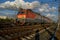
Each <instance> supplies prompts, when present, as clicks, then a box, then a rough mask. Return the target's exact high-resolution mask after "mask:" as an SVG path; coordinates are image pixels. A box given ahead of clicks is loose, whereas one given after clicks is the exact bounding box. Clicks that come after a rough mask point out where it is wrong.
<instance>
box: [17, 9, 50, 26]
mask: <svg viewBox="0 0 60 40" xmlns="http://www.w3.org/2000/svg"><path fill="white" fill-rule="evenodd" d="M16 22H17V23H19V24H20V25H33V24H41V23H51V20H50V19H49V18H47V17H45V16H41V15H40V14H39V13H36V12H33V11H32V10H31V9H22V8H20V10H19V11H18V13H17V19H16Z"/></svg>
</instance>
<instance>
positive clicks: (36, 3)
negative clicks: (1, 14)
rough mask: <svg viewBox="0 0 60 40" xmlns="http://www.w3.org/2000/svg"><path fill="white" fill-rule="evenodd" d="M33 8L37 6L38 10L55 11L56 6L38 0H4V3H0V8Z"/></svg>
mask: <svg viewBox="0 0 60 40" xmlns="http://www.w3.org/2000/svg"><path fill="white" fill-rule="evenodd" d="M20 7H21V8H23V9H35V8H38V10H39V11H40V12H50V11H55V10H56V7H51V8H50V6H49V4H47V3H46V4H40V2H39V1H37V0H36V1H33V2H25V1H24V0H15V1H13V2H10V1H6V2H4V3H1V4H0V8H6V9H19V8H20Z"/></svg>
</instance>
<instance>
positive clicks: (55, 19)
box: [46, 13, 58, 21]
mask: <svg viewBox="0 0 60 40" xmlns="http://www.w3.org/2000/svg"><path fill="white" fill-rule="evenodd" d="M46 17H48V18H50V19H52V20H54V21H57V20H58V16H57V15H55V14H50V13H48V14H47V15H46Z"/></svg>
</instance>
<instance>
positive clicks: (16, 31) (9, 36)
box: [0, 25, 44, 40]
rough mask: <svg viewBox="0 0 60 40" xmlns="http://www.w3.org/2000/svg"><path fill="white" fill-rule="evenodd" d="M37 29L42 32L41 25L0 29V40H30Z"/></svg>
mask: <svg viewBox="0 0 60 40" xmlns="http://www.w3.org/2000/svg"><path fill="white" fill-rule="evenodd" d="M37 29H39V30H40V31H41V30H44V28H43V27H42V26H41V25H31V26H14V27H4V28H1V29H0V40H25V39H27V40H30V39H32V38H33V37H34V35H35V31H36V30H37Z"/></svg>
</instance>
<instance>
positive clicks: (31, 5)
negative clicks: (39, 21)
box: [0, 0, 58, 21]
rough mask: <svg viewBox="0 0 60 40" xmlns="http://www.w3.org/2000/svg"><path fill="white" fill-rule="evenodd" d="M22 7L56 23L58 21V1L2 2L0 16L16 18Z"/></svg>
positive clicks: (0, 1) (27, 0) (1, 0)
mask: <svg viewBox="0 0 60 40" xmlns="http://www.w3.org/2000/svg"><path fill="white" fill-rule="evenodd" d="M20 7H21V8H23V9H31V10H33V11H34V12H38V13H40V14H41V15H44V16H46V17H49V18H50V19H52V20H54V21H56V20H57V19H58V2H57V1H56V0H0V16H11V17H13V16H16V14H17V12H18V10H19V8H20Z"/></svg>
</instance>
